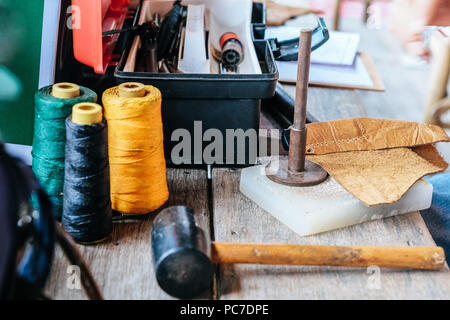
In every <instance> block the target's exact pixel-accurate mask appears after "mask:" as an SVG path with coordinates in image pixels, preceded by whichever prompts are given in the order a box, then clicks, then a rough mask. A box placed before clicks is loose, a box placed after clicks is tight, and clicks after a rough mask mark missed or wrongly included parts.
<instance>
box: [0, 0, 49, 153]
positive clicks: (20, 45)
mask: <svg viewBox="0 0 450 320" xmlns="http://www.w3.org/2000/svg"><path fill="white" fill-rule="evenodd" d="M43 8H44V0H33V1H26V4H25V3H22V4H21V3H19V2H18V1H16V0H1V1H0V64H1V65H3V66H4V67H5V69H3V70H8V72H7V73H8V74H6V73H3V75H4V76H5V77H3V78H1V79H0V87H4V88H2V89H6V86H7V85H8V86H9V89H10V90H12V91H14V90H15V89H14V87H16V88H17V87H21V88H22V89H21V91H20V92H14V93H13V92H12V91H8V92H4V94H5V98H4V99H0V140H2V141H3V142H7V143H17V144H24V145H31V142H32V137H33V105H34V103H33V97H34V93H35V92H36V90H37V89H38V86H39V68H40V54H41V38H42V16H43ZM6 75H8V77H6ZM11 75H14V76H11ZM11 85H12V86H13V87H11ZM16 93H17V94H16ZM6 94H8V97H7V98H6Z"/></svg>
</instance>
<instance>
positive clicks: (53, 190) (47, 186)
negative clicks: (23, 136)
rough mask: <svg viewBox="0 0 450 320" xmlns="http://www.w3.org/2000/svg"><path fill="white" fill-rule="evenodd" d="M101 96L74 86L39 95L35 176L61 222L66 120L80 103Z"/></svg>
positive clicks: (53, 88) (49, 89)
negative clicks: (73, 108)
mask: <svg viewBox="0 0 450 320" xmlns="http://www.w3.org/2000/svg"><path fill="white" fill-rule="evenodd" d="M96 101H97V94H96V93H95V92H94V91H92V90H90V89H88V88H85V87H80V86H78V85H76V84H73V83H57V84H55V85H53V86H47V87H43V88H41V89H40V90H39V91H38V92H37V93H36V95H35V121H34V137H33V151H32V156H33V172H34V174H35V175H36V177H37V179H38V181H39V183H40V184H41V186H42V187H43V188H44V190H45V192H46V193H47V195H48V196H49V197H50V200H51V201H52V203H53V208H54V210H53V213H54V215H55V217H56V218H58V219H59V218H61V214H62V205H63V186H64V158H65V146H66V124H65V121H66V118H67V117H68V116H69V115H70V114H71V113H72V107H73V106H74V105H76V104H77V103H80V102H96Z"/></svg>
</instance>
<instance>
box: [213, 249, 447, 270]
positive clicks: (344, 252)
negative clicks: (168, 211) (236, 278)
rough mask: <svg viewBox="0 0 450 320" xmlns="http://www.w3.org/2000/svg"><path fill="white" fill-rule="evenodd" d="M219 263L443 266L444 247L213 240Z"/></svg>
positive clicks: (432, 268) (416, 267) (422, 267)
mask: <svg viewBox="0 0 450 320" xmlns="http://www.w3.org/2000/svg"><path fill="white" fill-rule="evenodd" d="M211 257H212V261H213V262H215V263H226V264H269V265H302V266H339V267H369V266H378V267H380V268H404V269H408V268H409V269H423V270H439V269H441V268H442V267H443V266H444V264H445V253H444V250H443V249H442V248H441V247H359V246H345V247H344V246H312V245H290V244H244V243H242V244H239V243H218V242H215V243H212V245H211Z"/></svg>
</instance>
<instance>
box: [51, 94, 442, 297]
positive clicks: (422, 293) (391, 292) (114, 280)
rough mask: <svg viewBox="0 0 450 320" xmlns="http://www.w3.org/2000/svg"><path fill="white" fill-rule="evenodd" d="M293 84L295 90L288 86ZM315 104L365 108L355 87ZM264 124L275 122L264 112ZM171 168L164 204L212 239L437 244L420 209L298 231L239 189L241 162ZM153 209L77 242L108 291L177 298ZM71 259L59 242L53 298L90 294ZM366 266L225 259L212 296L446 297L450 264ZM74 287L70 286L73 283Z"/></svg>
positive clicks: (360, 112) (355, 112) (321, 116)
mask: <svg viewBox="0 0 450 320" xmlns="http://www.w3.org/2000/svg"><path fill="white" fill-rule="evenodd" d="M288 90H295V88H293V87H288ZM308 108H309V112H310V113H311V114H313V116H314V117H315V118H317V119H318V120H320V121H325V120H332V119H341V118H350V117H359V116H364V115H365V110H364V108H363V106H362V105H361V104H360V103H359V99H358V96H357V94H356V92H355V91H352V90H339V89H324V88H310V96H309V105H308ZM262 125H263V126H266V127H267V126H271V121H270V119H268V118H267V117H265V116H263V117H262ZM211 178H212V179H210V180H208V178H207V173H206V170H191V169H168V183H169V189H170V194H171V195H170V200H169V202H168V203H167V205H166V206H170V205H187V206H191V207H193V208H194V209H195V211H196V213H197V214H198V215H199V216H200V217H202V218H203V219H204V220H205V221H206V223H207V225H209V227H210V229H211V233H212V236H213V240H216V241H232V242H267V243H299V244H322V245H371V246H434V245H435V243H434V241H433V239H432V237H431V235H430V233H429V232H428V229H427V227H426V226H425V223H424V221H423V220H422V217H421V216H420V214H419V213H418V212H413V213H409V214H404V215H401V216H398V217H393V218H387V219H383V220H377V221H372V222H366V223H363V224H360V225H356V226H352V227H348V228H344V229H340V230H336V231H331V232H326V233H323V234H319V235H315V236H308V237H300V236H298V235H296V234H295V233H293V232H292V231H291V230H290V229H289V228H287V227H286V226H284V225H283V224H281V223H280V222H278V221H277V220H276V219H274V218H273V217H272V216H271V215H269V214H268V213H266V212H264V211H263V210H262V209H260V208H259V207H258V206H257V205H255V204H254V203H253V202H251V201H250V200H248V199H247V198H246V197H245V196H243V195H242V194H241V193H240V192H239V179H240V170H234V169H223V168H215V169H213V170H212V177H211ZM152 220H153V216H149V217H146V218H144V219H141V220H134V221H133V220H131V221H124V222H119V223H115V224H114V230H113V233H112V236H111V239H110V240H109V241H108V242H105V243H102V244H99V245H95V246H79V248H80V250H81V252H82V254H83V255H84V257H85V258H86V260H87V262H88V264H89V265H90V267H91V268H92V271H93V274H94V277H95V278H96V280H97V281H98V283H99V286H100V287H101V289H102V291H103V293H104V296H105V298H106V299H171V297H170V296H168V295H167V294H165V293H164V292H163V291H162V290H161V289H160V288H159V287H158V285H157V283H156V280H155V276H154V272H153V265H152V261H151V243H150V230H151V224H152ZM68 266H69V263H68V262H67V260H66V259H65V257H64V256H63V254H62V252H61V250H60V249H59V248H58V250H57V252H56V257H55V261H54V264H53V269H52V275H51V278H50V280H49V281H48V285H47V288H46V294H47V295H48V296H50V297H52V298H55V299H84V298H85V296H84V293H83V291H82V290H78V289H69V288H68V286H67V281H68V279H69V277H70V274H68V273H67V271H68ZM371 272H373V271H372V270H367V269H365V268H357V269H351V268H336V267H286V266H258V265H220V266H218V267H217V272H216V275H215V286H214V289H213V290H212V291H211V292H207V293H205V294H204V295H203V297H202V298H206V299H448V298H450V277H449V276H450V271H449V268H448V266H445V268H444V269H443V270H441V271H438V272H430V271H415V270H414V271H410V270H390V269H382V270H381V271H380V274H379V277H380V278H379V279H380V282H379V287H377V286H376V285H375V286H374V285H373V284H374V282H373V280H374V279H375V278H374V277H377V276H378V275H377V274H375V275H374V274H372V273H371ZM69 287H70V286H69Z"/></svg>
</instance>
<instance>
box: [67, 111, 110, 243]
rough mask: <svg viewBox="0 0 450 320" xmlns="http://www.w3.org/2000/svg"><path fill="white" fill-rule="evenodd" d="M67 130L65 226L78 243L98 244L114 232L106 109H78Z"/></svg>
mask: <svg viewBox="0 0 450 320" xmlns="http://www.w3.org/2000/svg"><path fill="white" fill-rule="evenodd" d="M66 129H67V141H66V160H65V174H64V202H63V215H62V224H63V227H64V228H65V229H66V230H67V232H69V233H70V234H71V235H72V237H73V238H74V239H75V241H77V242H79V243H84V244H92V243H97V242H100V241H103V240H105V239H106V238H107V237H108V235H109V234H110V233H111V231H112V213H111V199H110V183H109V164H108V144H107V141H108V131H107V125H106V120H104V119H103V114H102V107H101V106H100V105H98V104H96V103H79V104H77V105H75V106H74V107H73V111H72V116H70V117H68V118H67V119H66Z"/></svg>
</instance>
